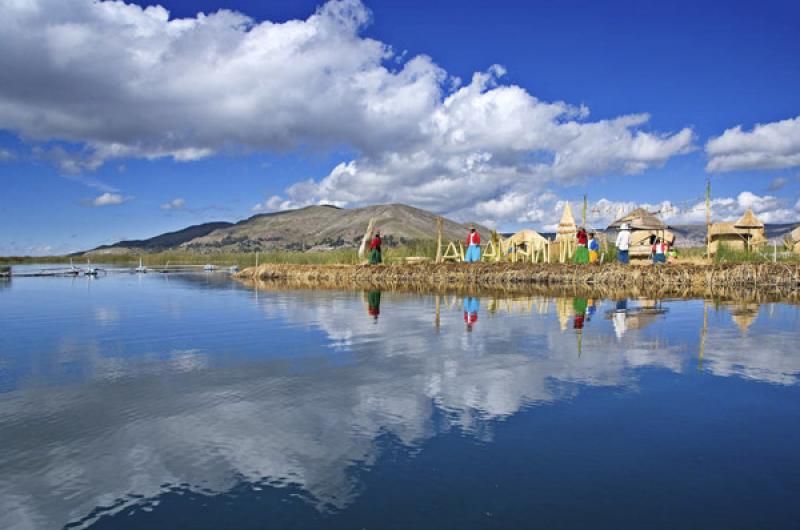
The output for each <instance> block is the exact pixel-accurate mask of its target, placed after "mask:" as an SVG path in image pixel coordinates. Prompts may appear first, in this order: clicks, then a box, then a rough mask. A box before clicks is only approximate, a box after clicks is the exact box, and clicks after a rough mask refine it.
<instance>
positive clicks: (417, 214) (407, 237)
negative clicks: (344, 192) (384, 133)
mask: <svg viewBox="0 0 800 530" xmlns="http://www.w3.org/2000/svg"><path fill="white" fill-rule="evenodd" d="M437 217H438V216H437V215H436V214H433V213H431V212H427V211H425V210H421V209H419V208H414V207H412V206H407V205H404V204H384V205H376V206H367V207H364V208H353V209H344V208H337V207H335V206H308V207H306V208H299V209H296V210H287V211H283V212H273V213H267V214H259V215H254V216H253V217H250V218H248V219H245V220H243V221H240V222H238V223H206V224H202V225H196V226H191V227H189V228H186V229H184V230H179V231H177V232H170V233H167V234H162V235H159V236H156V237H153V238H150V239H143V240H136V241H120V242H119V243H115V244H113V245H104V246H101V247H97V248H96V249H93V250H90V251H88V252H87V254H126V253H139V252H160V251H165V250H185V251H191V252H198V253H207V252H255V251H265V250H326V249H332V248H356V247H358V245H359V244H360V243H361V238H362V237H363V236H364V231H365V230H366V228H367V225H368V224H369V220H370V219H371V218H375V228H376V229H378V230H380V232H381V236H383V238H384V241H385V242H386V243H387V244H389V245H392V244H402V243H408V242H411V241H415V240H423V239H435V238H436V218H437ZM468 226H469V225H468V224H462V223H457V222H455V221H451V220H449V219H445V220H444V227H443V228H444V238H445V240H461V239H464V238H465V237H466V233H467V227H468ZM478 229H479V230H480V231H481V232H482V233H483V234H484V237H485V236H488V234H489V229H488V228H486V227H484V226H480V225H479V226H478Z"/></svg>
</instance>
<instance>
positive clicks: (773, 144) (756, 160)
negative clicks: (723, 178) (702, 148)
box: [706, 116, 800, 172]
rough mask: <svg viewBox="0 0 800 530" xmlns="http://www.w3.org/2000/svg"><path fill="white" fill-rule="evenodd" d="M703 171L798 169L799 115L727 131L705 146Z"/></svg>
mask: <svg viewBox="0 0 800 530" xmlns="http://www.w3.org/2000/svg"><path fill="white" fill-rule="evenodd" d="M706 154H707V155H708V157H709V160H708V164H707V165H706V169H707V170H708V171H712V172H723V171H737V170H747V169H780V168H787V167H793V166H800V116H798V117H796V118H790V119H787V120H781V121H776V122H772V123H766V124H758V125H756V126H755V127H754V128H753V130H752V131H745V130H743V129H742V126H741V125H737V126H736V127H733V128H732V129H727V130H726V131H725V132H724V133H722V135H721V136H718V137H716V138H712V139H711V140H709V141H708V143H707V144H706Z"/></svg>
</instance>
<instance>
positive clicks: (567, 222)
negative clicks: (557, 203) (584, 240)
mask: <svg viewBox="0 0 800 530" xmlns="http://www.w3.org/2000/svg"><path fill="white" fill-rule="evenodd" d="M577 231H578V227H577V226H576V225H575V216H573V215H572V207H571V206H570V205H569V203H568V202H567V203H566V204H564V212H563V213H562V214H561V220H560V221H559V222H558V228H556V233H558V234H570V233H575V232H577Z"/></svg>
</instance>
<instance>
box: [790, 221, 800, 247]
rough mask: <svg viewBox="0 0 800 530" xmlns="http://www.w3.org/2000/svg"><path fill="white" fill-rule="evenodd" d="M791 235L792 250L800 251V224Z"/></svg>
mask: <svg viewBox="0 0 800 530" xmlns="http://www.w3.org/2000/svg"><path fill="white" fill-rule="evenodd" d="M790 237H791V238H792V250H794V251H795V252H797V253H800V226H798V227H797V228H795V229H794V230H792V233H791V234H790Z"/></svg>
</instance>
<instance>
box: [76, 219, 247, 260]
mask: <svg viewBox="0 0 800 530" xmlns="http://www.w3.org/2000/svg"><path fill="white" fill-rule="evenodd" d="M232 225H233V223H228V222H225V221H219V222H214V223H204V224H199V225H193V226H189V227H187V228H184V229H182V230H177V231H175V232H167V233H165V234H161V235H158V236H155V237H151V238H150V239H132V240H130V241H119V242H117V243H114V244H113V245H102V246H99V247H97V248H95V249H93V250H90V251H89V252H86V254H124V253H133V252H162V251H164V250H171V249H174V248H176V247H179V246H180V245H182V244H183V243H186V242H189V241H192V240H193V239H196V238H198V237H203V236H205V235H208V234H210V233H211V232H213V231H215V230H219V229H222V228H227V227H229V226H232Z"/></svg>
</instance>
